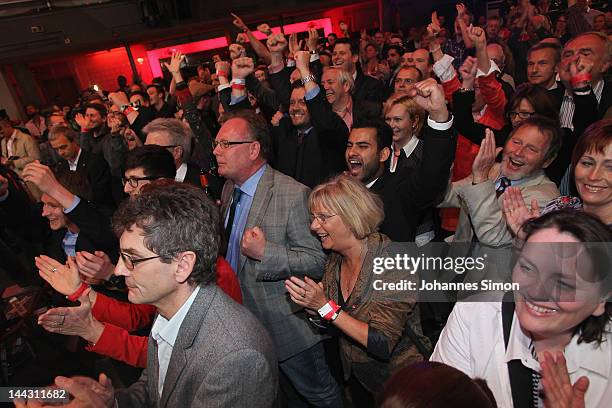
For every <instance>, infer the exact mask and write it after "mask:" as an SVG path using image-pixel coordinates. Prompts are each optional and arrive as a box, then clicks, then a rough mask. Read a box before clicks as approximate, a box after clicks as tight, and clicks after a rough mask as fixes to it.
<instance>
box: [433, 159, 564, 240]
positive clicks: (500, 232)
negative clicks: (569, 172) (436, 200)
mask: <svg viewBox="0 0 612 408" xmlns="http://www.w3.org/2000/svg"><path fill="white" fill-rule="evenodd" d="M499 174H500V164H499V163H496V164H495V165H494V166H493V168H492V169H491V171H490V172H489V179H488V180H487V181H485V182H482V183H479V184H476V185H472V176H471V175H470V176H468V177H466V178H464V179H462V180H459V181H456V182H454V183H451V184H450V185H449V188H448V189H447V191H446V195H445V197H444V200H443V201H442V203H440V204H439V205H438V207H442V208H446V207H455V208H461V213H460V215H459V222H458V224H457V231H456V233H455V239H454V242H470V241H471V240H472V236H473V234H474V233H476V237H477V238H478V241H479V242H480V243H481V244H484V245H488V246H492V247H500V246H507V245H511V244H512V239H513V237H512V235H511V233H510V230H509V228H508V226H507V224H506V217H505V216H504V212H503V205H502V199H503V194H502V195H501V196H499V198H496V197H495V180H496V179H497V178H498V177H499ZM516 187H518V188H519V189H520V190H521V193H522V194H523V199H524V200H525V203H526V205H527V206H528V207H529V206H530V205H531V201H532V200H534V199H535V200H537V202H538V205H539V206H540V209H543V208H544V207H545V206H546V204H548V203H549V202H550V201H551V200H553V199H554V198H556V197H558V196H559V190H558V189H557V186H556V185H555V183H553V182H552V181H550V179H549V178H548V177H546V175H545V174H544V172H543V171H540V172H538V173H537V174H535V175H533V176H531V177H529V178H528V179H527V180H524V181H523V182H522V183H521V184H519V185H517V186H516ZM470 219H471V221H472V222H471V224H472V225H473V226H474V228H473V229H472V226H471V225H470Z"/></svg>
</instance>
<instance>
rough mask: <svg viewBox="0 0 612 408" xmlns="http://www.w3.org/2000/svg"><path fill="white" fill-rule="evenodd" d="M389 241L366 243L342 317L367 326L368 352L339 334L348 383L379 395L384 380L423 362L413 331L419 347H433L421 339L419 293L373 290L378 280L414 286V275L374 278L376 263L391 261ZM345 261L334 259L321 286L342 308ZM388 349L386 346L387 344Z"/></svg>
mask: <svg viewBox="0 0 612 408" xmlns="http://www.w3.org/2000/svg"><path fill="white" fill-rule="evenodd" d="M391 243H392V242H391V240H389V238H388V237H387V236H385V235H382V234H379V233H375V234H372V235H370V236H369V237H368V238H367V249H366V251H367V252H366V256H365V258H364V261H363V265H362V268H361V272H360V274H359V277H358V278H357V281H356V283H355V287H354V289H353V291H352V293H351V295H350V296H349V298H348V299H346V300H345V301H346V302H345V304H344V306H343V307H342V310H343V313H348V314H349V315H350V316H351V317H353V318H355V319H357V320H360V321H362V322H365V323H367V324H368V329H369V330H368V347H367V348H366V347H363V346H362V345H361V344H359V343H357V342H356V341H355V340H353V339H352V338H350V337H348V336H346V335H345V334H343V333H342V332H340V340H339V344H340V358H341V361H342V368H343V370H344V377H345V379H348V378H349V377H350V375H351V373H352V374H353V375H354V376H355V377H356V378H357V380H359V382H360V383H361V384H362V385H363V386H364V387H366V388H367V389H368V390H370V391H371V392H374V393H376V392H378V391H380V390H381V388H382V385H383V384H384V382H385V381H386V379H387V378H388V377H389V376H390V375H391V374H392V373H393V372H394V371H396V370H398V369H399V368H402V367H404V366H406V365H409V364H412V363H414V362H417V361H421V360H423V356H422V355H421V354H420V353H419V351H418V349H417V347H416V346H415V345H414V344H413V342H412V341H411V340H410V339H409V337H408V335H407V334H406V331H405V327H406V326H407V325H409V326H410V327H411V328H412V330H413V331H414V332H415V333H416V334H417V336H419V338H420V339H421V341H422V342H423V343H424V344H426V345H427V346H428V345H429V341H428V340H427V338H426V337H425V336H423V334H422V330H421V320H420V316H419V308H418V305H417V303H416V300H415V299H416V291H404V292H403V293H399V292H390V291H380V290H375V289H374V283H375V281H376V280H383V281H385V282H393V281H395V282H397V281H398V279H407V280H412V281H414V282H416V284H417V285H418V278H416V275H409V274H408V273H407V272H406V271H397V270H395V271H385V272H384V273H382V274H379V275H377V274H375V273H374V272H373V265H374V259H375V258H377V257H387V256H389V257H391V256H394V255H395V253H394V252H393V251H389V245H390V244H391ZM341 263H342V256H341V255H339V254H337V253H332V254H331V255H330V256H329V258H328V260H327V265H326V268H325V276H324V277H323V286H324V290H325V292H326V294H327V296H328V297H329V298H330V299H333V300H334V301H335V302H336V303H338V299H339V297H340V294H339V284H338V283H339V281H340V276H339V273H340V266H341ZM385 343H386V344H385Z"/></svg>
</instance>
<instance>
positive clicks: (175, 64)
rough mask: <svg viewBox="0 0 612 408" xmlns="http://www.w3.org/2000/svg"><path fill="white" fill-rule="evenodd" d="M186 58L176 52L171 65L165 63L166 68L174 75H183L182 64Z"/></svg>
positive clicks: (173, 54) (171, 59)
mask: <svg viewBox="0 0 612 408" xmlns="http://www.w3.org/2000/svg"><path fill="white" fill-rule="evenodd" d="M183 59H185V56H184V55H183V54H181V52H180V51H174V52H173V53H172V57H171V58H170V63H169V64H168V63H167V62H164V66H165V67H166V68H167V69H168V72H170V73H171V74H172V75H175V74H180V73H181V62H183Z"/></svg>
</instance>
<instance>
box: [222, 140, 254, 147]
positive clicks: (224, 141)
mask: <svg viewBox="0 0 612 408" xmlns="http://www.w3.org/2000/svg"><path fill="white" fill-rule="evenodd" d="M253 142H254V140H243V141H240V142H232V141H229V140H213V146H214V147H215V148H216V147H217V146H221V148H223V149H229V148H230V146H235V145H241V144H246V143H253Z"/></svg>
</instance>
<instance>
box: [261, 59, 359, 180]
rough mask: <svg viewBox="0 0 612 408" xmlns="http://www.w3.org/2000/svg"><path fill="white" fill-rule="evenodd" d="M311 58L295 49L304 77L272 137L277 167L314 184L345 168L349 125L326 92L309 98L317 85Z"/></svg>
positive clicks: (287, 173)
mask: <svg viewBox="0 0 612 408" xmlns="http://www.w3.org/2000/svg"><path fill="white" fill-rule="evenodd" d="M309 58H310V55H309V53H308V52H307V51H300V52H297V53H296V64H297V68H298V70H299V72H300V74H301V80H300V81H296V82H294V83H293V85H292V88H293V89H292V92H291V98H290V100H289V118H286V117H283V116H282V114H281V113H280V112H278V113H277V114H276V115H275V118H274V119H273V124H275V126H274V127H273V128H272V140H273V144H274V161H273V165H274V168H275V169H277V170H279V171H281V172H283V173H285V174H286V175H288V176H291V177H293V178H294V179H296V180H297V181H299V182H300V183H302V184H305V185H307V186H308V187H311V188H312V187H314V186H316V185H317V184H319V183H321V182H322V181H323V180H325V179H326V178H328V177H329V176H331V175H334V174H337V173H339V172H341V171H343V170H345V169H346V166H345V164H344V159H343V152H344V149H345V147H346V142H347V139H348V128H347V126H346V125H345V123H344V121H343V120H342V119H341V118H340V117H339V116H338V115H336V114H335V113H334V112H333V111H332V110H331V109H330V107H329V104H328V102H327V101H326V99H325V95H324V94H323V92H318V93H317V94H316V96H314V97H309V98H307V94H309V93H311V91H313V90H316V89H318V86H317V85H316V83H315V82H314V77H313V75H312V74H311V73H310V68H309Z"/></svg>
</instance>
